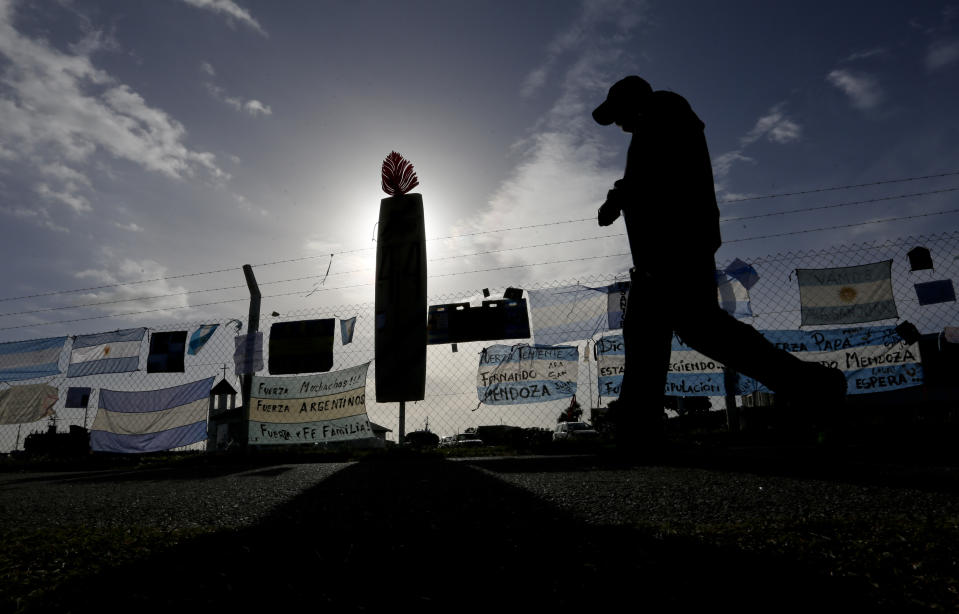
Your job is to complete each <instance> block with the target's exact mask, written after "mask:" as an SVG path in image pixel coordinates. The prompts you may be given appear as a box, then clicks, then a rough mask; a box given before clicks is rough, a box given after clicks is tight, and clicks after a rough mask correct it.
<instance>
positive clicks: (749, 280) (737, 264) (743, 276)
mask: <svg viewBox="0 0 959 614" xmlns="http://www.w3.org/2000/svg"><path fill="white" fill-rule="evenodd" d="M723 272H724V273H726V274H727V275H729V276H730V277H733V278H735V279H736V280H738V281H739V283H741V284H742V285H743V287H744V288H746V289H747V290H749V289H751V288H752V287H753V286H755V285H756V282H757V281H759V273H757V272H756V269H754V268H753V267H752V265H749V264H746V263H745V262H743V261H742V260H740V259H739V258H736V259H734V260H733V261H732V262H730V263H729V265H728V266H727V267H726V268H725V269H723Z"/></svg>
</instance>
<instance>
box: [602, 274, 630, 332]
mask: <svg viewBox="0 0 959 614" xmlns="http://www.w3.org/2000/svg"><path fill="white" fill-rule="evenodd" d="M606 293H607V295H608V296H607V300H606V319H607V326H608V327H609V329H610V330H616V329H617V328H622V327H623V318H624V317H625V315H626V303H628V302H629V282H628V281H618V282H616V283H614V284H611V285H609V286H606Z"/></svg>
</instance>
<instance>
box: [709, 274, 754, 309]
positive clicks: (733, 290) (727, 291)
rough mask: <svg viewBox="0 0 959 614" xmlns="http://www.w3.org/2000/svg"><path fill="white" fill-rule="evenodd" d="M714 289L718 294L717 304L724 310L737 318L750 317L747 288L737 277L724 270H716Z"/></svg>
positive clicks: (750, 306)
mask: <svg viewBox="0 0 959 614" xmlns="http://www.w3.org/2000/svg"><path fill="white" fill-rule="evenodd" d="M716 290H717V293H718V294H719V306H720V307H722V308H723V310H724V311H725V312H727V313H728V314H730V315H731V316H734V317H737V318H749V317H752V315H753V308H752V305H751V304H750V302H749V290H748V289H747V288H746V286H745V285H744V284H743V283H742V282H741V281H740V280H739V279H737V278H736V277H733V276H732V275H730V274H729V273H727V272H725V271H716Z"/></svg>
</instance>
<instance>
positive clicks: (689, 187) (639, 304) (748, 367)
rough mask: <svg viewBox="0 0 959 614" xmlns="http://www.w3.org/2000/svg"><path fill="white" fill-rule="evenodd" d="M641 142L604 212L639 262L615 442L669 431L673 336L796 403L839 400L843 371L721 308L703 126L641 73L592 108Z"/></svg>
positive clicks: (633, 272) (634, 144)
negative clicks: (795, 352) (622, 229)
mask: <svg viewBox="0 0 959 614" xmlns="http://www.w3.org/2000/svg"><path fill="white" fill-rule="evenodd" d="M593 119H595V120H596V121H597V123H599V124H600V125H603V126H608V125H610V124H614V123H615V124H616V125H617V126H619V127H621V128H622V129H623V131H624V132H627V133H631V134H632V135H633V136H632V139H631V141H630V144H629V151H628V153H627V157H626V172H625V173H624V175H623V178H622V179H620V180H618V181H616V183H615V187H614V188H613V189H612V190H610V191H609V193H608V194H607V198H606V202H605V203H603V205H602V206H601V207H600V208H599V213H598V218H599V224H600V226H608V225H610V224H612V223H613V222H614V221H616V219H617V218H618V217H619V215H620V213H622V215H623V220H624V222H625V224H626V233H627V236H628V238H629V247H630V251H631V252H632V257H633V268H632V269H630V277H631V282H632V283H631V286H630V292H629V298H628V300H627V305H626V315H625V318H624V322H623V339H624V342H625V345H626V366H625V373H624V377H623V385H622V388H621V390H620V396H619V400H618V401H614V402H613V403H611V404H610V407H611V408H612V411H613V416H612V418H613V420H614V422H615V423H616V425H617V432H618V436H623V435H626V437H634V438H635V437H637V436H638V437H640V438H642V439H646V440H647V441H649V442H650V443H654V442H655V441H656V440H657V439H660V438H661V437H662V434H663V419H662V418H663V395H664V390H665V387H666V374H667V371H668V368H669V355H670V346H671V342H672V335H673V333H674V332H675V333H676V334H677V335H678V336H679V337H680V339H682V340H683V342H685V343H686V344H687V345H689V346H690V347H692V348H694V349H696V350H698V351H699V352H702V353H703V354H705V355H706V356H709V357H710V358H712V359H714V360H718V361H719V362H722V363H723V364H724V365H726V366H727V367H729V368H731V369H734V370H736V371H737V372H739V373H743V374H745V375H748V376H751V377H754V378H756V379H758V380H759V381H761V382H762V383H763V384H765V385H766V386H768V387H769V388H771V389H772V390H773V391H774V392H776V393H777V394H779V395H782V396H783V397H784V398H786V399H791V400H812V398H813V394H816V395H818V399H819V400H818V401H817V402H818V403H819V404H823V403H826V404H837V403H841V402H842V400H843V399H845V394H846V379H845V376H844V375H843V373H842V372H841V371H839V370H838V369H831V368H828V367H825V366H823V365H820V364H818V363H810V362H804V361H802V360H799V359H798V358H796V357H795V356H792V355H791V354H789V353H788V352H785V351H783V350H780V349H778V348H776V347H775V346H774V345H773V344H771V343H770V342H769V341H767V340H766V338H765V337H763V336H762V335H761V334H760V333H759V332H758V331H757V330H756V329H754V328H752V327H751V326H748V325H747V324H744V323H742V322H740V321H738V320H736V319H735V318H734V317H732V316H731V315H729V314H728V313H726V312H725V311H723V309H722V308H721V307H720V306H719V301H718V297H717V288H716V278H715V271H716V263H715V253H716V250H717V249H719V246H720V244H721V243H722V240H721V238H720V233H719V207H718V206H717V204H716V194H715V191H714V188H713V172H712V164H711V162H710V159H709V151H708V149H707V147H706V138H705V135H704V134H703V128H704V127H705V125H704V124H703V122H702V121H701V120H700V119H699V117H697V116H696V114H695V113H694V112H693V110H692V108H691V107H690V106H689V103H688V102H687V101H686V99H685V98H683V97H682V96H680V95H679V94H675V93H673V92H667V91H655V92H654V91H653V89H652V88H651V87H650V85H649V83H647V82H646V81H645V80H643V79H641V78H640V77H637V76H629V77H626V78H625V79H622V80H621V81H618V82H617V83H616V84H614V85H613V86H612V87H611V88H610V89H609V94H608V95H607V97H606V100H605V101H604V102H603V103H602V104H601V105H599V106H598V107H597V108H596V110H594V111H593Z"/></svg>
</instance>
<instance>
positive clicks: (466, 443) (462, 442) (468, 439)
mask: <svg viewBox="0 0 959 614" xmlns="http://www.w3.org/2000/svg"><path fill="white" fill-rule="evenodd" d="M453 445H455V446H456V447H458V448H473V447H476V446H481V445H483V440H482V439H480V438H479V437H477V436H476V434H475V433H460V434H459V435H457V436H456V443H455V444H453Z"/></svg>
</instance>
